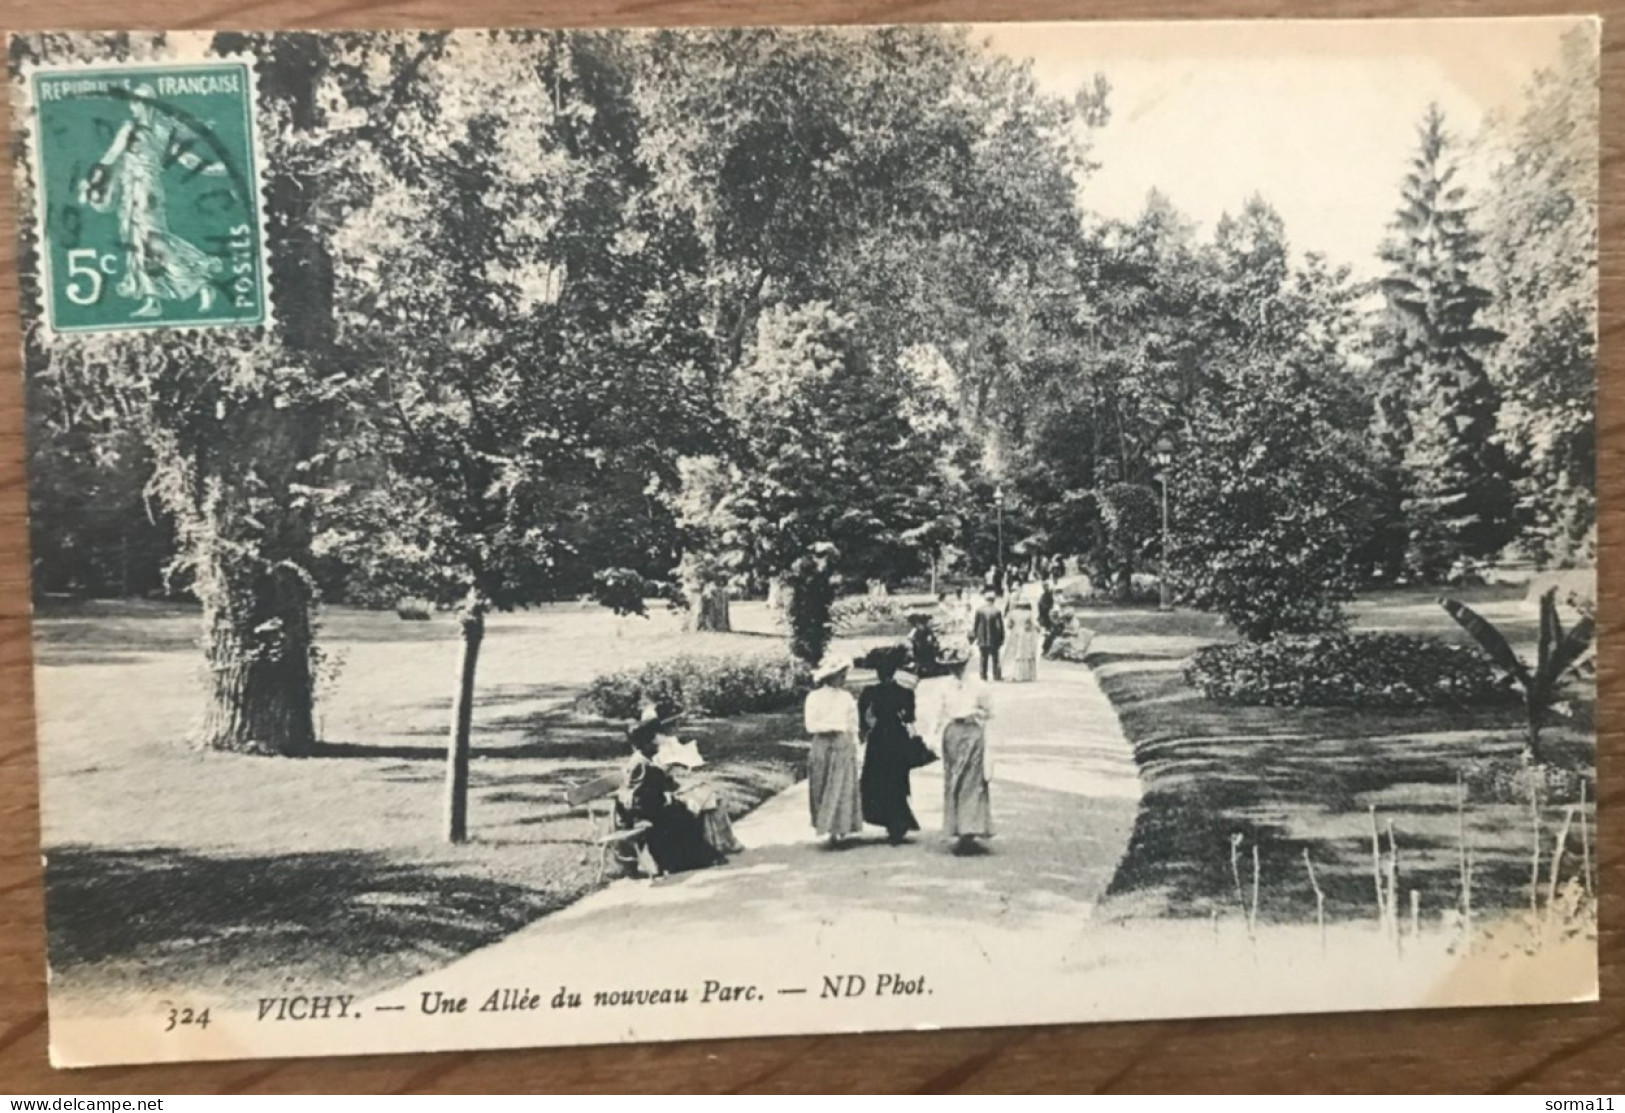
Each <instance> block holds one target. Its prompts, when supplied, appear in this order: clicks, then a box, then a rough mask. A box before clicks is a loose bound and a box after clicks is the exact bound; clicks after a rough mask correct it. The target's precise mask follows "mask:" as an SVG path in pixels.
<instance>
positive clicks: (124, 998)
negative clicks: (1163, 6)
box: [8, 17, 1600, 1067]
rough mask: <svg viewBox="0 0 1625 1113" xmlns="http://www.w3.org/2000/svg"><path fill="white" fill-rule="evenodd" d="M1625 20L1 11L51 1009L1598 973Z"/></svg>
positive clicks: (198, 1038)
mask: <svg viewBox="0 0 1625 1113" xmlns="http://www.w3.org/2000/svg"><path fill="white" fill-rule="evenodd" d="M1599 34H1600V25H1599V23H1598V21H1597V20H1595V19H1592V18H1582V17H1573V18H1519V19H1511V18H1503V19H1438V20H1362V21H1331V20H1324V21H1313V20H1303V21H1277V20H1272V21H1257V22H1248V21H1232V22H1165V23H1153V22H1143V23H1111V22H1098V23H1090V22H1078V23H1025V24H1024V23H1000V24H982V25H915V26H902V25H873V26H798V27H767V26H759V27H735V28H722V27H719V28H682V29H677V28H670V29H605V30H590V29H571V30H548V29H535V30H520V29H511V30H489V31H488V30H462V31H435V32H410V31H378V32H360V31H331V32H308V33H307V32H243V33H235V32H226V31H209V32H200V31H185V32H175V33H155V32H127V33H125V32H108V33H86V32H73V33H61V34H28V35H17V36H13V37H12V38H11V39H10V40H9V60H10V77H11V92H12V98H13V120H14V123H13V133H14V139H15V143H14V152H13V153H14V159H15V170H14V180H15V182H16V186H17V196H16V197H15V198H14V199H13V201H12V202H8V203H14V204H15V210H16V214H17V221H18V228H19V231H20V242H19V249H18V250H19V254H18V261H19V268H18V269H19V278H20V293H21V324H22V329H21V332H22V343H23V368H24V374H25V387H24V389H25V392H26V410H27V438H28V440H27V477H28V515H29V538H30V551H31V566H30V577H31V579H30V585H31V591H32V602H33V614H32V629H33V652H34V691H35V703H36V707H37V746H38V757H39V767H40V781H41V825H42V826H41V842H42V846H41V853H42V855H43V860H44V880H45V913H46V927H47V935H48V938H47V941H46V954H47V957H48V963H49V1005H50V1042H51V1055H52V1061H53V1063H54V1064H56V1065H57V1066H62V1067H80V1066H95V1065H102V1064H111V1063H141V1062H159V1061H184V1060H204V1059H241V1058H258V1057H287V1056H305V1055H346V1054H372V1053H380V1052H414V1051H430V1050H445V1049H468V1048H493V1047H535V1046H555V1045H581V1044H609V1043H622V1042H626V1043H632V1042H644V1041H666V1040H687V1039H699V1038H710V1037H748V1036H765V1035H783V1034H792V1033H798V1034H822V1033H843V1032H863V1031H895V1030H926V1029H948V1028H967V1027H990V1026H1009V1025H1038V1024H1070V1023H1079V1022H1090V1021H1114V1020H1137V1019H1151V1018H1169V1017H1208V1016H1243V1015H1261V1014H1283V1013H1319V1012H1346V1011H1363V1010H1387V1009H1424V1008H1440V1007H1455V1006H1484V1005H1508V1006H1512V1005H1527V1004H1562V1003H1569V1002H1579V1001H1591V1000H1595V998H1596V993H1597V935H1598V927H1597V907H1598V904H1597V902H1598V894H1597V885H1596V879H1597V874H1598V855H1597V853H1596V842H1597V823H1598V814H1597V813H1598V809H1597V800H1598V792H1597V774H1596V725H1595V724H1596V719H1595V708H1596V702H1597V701H1596V692H1597V676H1596V664H1595V657H1594V641H1595V623H1596V615H1595V612H1596V594H1597V593H1596V573H1595V567H1596V555H1597V529H1596V518H1597V513H1596V511H1597V498H1596V478H1597V477H1596V471H1597V469H1596V443H1595V396H1596V353H1597V260H1598V252H1597V194H1598V51H1599Z"/></svg>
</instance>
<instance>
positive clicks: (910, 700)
mask: <svg viewBox="0 0 1625 1113" xmlns="http://www.w3.org/2000/svg"><path fill="white" fill-rule="evenodd" d="M899 663H900V662H899V661H898V660H897V658H896V657H895V656H887V657H884V658H882V659H881V660H878V661H876V662H875V672H876V673H877V674H878V675H879V677H880V682H879V683H878V684H872V685H870V686H869V687H867V688H865V689H864V690H863V693H862V694H861V695H860V696H859V697H858V723H859V729H860V730H861V731H862V733H863V741H864V756H863V776H862V778H861V779H860V780H859V782H858V789H859V793H860V795H861V796H862V799H863V821H864V822H865V823H873V824H874V825H875V826H877V827H884V828H885V829H886V838H887V841H889V842H890V843H892V845H894V846H895V845H896V844H898V843H900V842H902V841H903V836H905V835H906V834H908V833H909V832H910V831H918V830H919V829H920V825H919V822H918V821H916V820H915V818H914V812H913V810H912V809H911V808H910V807H909V806H908V795H909V793H908V774H909V770H910V769H912V768H913V766H914V761H913V758H914V755H915V752H916V750H917V746H916V744H915V742H914V739H913V726H914V693H913V692H911V691H909V690H908V689H907V688H905V687H903V686H902V685H901V684H899V683H897V668H898V665H899Z"/></svg>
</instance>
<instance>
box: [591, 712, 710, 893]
mask: <svg viewBox="0 0 1625 1113" xmlns="http://www.w3.org/2000/svg"><path fill="white" fill-rule="evenodd" d="M659 729H660V724H659V723H658V722H655V721H644V722H640V723H638V724H637V725H636V726H634V727H632V729H631V730H630V731H628V739H629V740H630V741H631V743H632V757H631V760H630V761H628V762H627V764H626V766H625V768H624V769H623V770H622V771H621V788H620V791H619V792H618V793H617V794H616V799H615V818H616V826H618V827H620V828H622V829H626V828H630V827H633V826H635V825H637V824H638V823H648V824H649V825H650V828H649V830H648V832H647V833H646V834H645V835H644V837H643V845H644V847H645V848H647V850H648V851H649V857H651V858H653V859H654V864H655V869H656V870H657V871H658V872H659V873H680V872H682V871H684V870H694V869H703V868H704V867H706V866H714V865H716V864H717V863H719V862H720V861H721V860H722V856H721V855H720V854H718V853H717V852H716V850H715V849H714V848H712V846H711V845H710V844H709V843H708V842H706V839H705V828H704V826H703V825H702V824H701V822H700V820H699V819H698V818H697V817H696V816H695V815H694V813H693V812H691V811H690V810H689V809H688V808H686V807H684V806H683V805H682V804H681V803H679V802H678V801H677V799H676V791H677V783H676V781H674V780H673V779H672V777H671V774H669V773H668V772H666V770H664V769H662V768H661V767H660V766H659V765H657V764H655V760H654V756H655V751H656V749H657V743H656V742H655V738H656V736H657V733H658V731H659ZM635 864H636V863H635V859H633V860H628V861H624V862H623V865H626V866H629V867H635Z"/></svg>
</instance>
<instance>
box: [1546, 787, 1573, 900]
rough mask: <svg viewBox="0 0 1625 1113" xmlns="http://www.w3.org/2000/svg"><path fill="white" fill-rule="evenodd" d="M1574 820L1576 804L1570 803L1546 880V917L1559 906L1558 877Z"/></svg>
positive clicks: (1553, 849)
mask: <svg viewBox="0 0 1625 1113" xmlns="http://www.w3.org/2000/svg"><path fill="white" fill-rule="evenodd" d="M1573 822H1574V805H1573V804H1570V805H1569V806H1568V807H1567V808H1566V809H1565V810H1564V812H1563V826H1562V828H1561V829H1559V830H1558V832H1557V845H1556V846H1554V847H1553V848H1552V872H1551V876H1550V877H1549V878H1548V880H1547V882H1546V918H1547V919H1548V920H1550V919H1551V918H1552V909H1553V908H1556V907H1557V878H1558V874H1559V872H1560V871H1561V870H1562V868H1563V850H1564V848H1565V847H1567V846H1568V844H1569V824H1571V823H1573Z"/></svg>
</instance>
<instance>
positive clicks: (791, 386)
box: [680, 304, 966, 661]
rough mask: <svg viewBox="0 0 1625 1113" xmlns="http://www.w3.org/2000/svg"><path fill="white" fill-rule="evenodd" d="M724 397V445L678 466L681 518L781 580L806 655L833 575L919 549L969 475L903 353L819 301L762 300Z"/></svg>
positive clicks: (824, 614) (749, 569) (918, 553)
mask: <svg viewBox="0 0 1625 1113" xmlns="http://www.w3.org/2000/svg"><path fill="white" fill-rule="evenodd" d="M723 404H724V407H725V410H726V413H727V415H728V417H729V419H730V421H731V423H732V437H731V445H730V452H729V456H728V458H727V460H726V462H711V461H706V462H703V463H700V462H697V463H694V464H691V465H690V466H689V467H688V468H687V469H686V470H685V473H684V475H685V480H686V481H687V484H688V485H687V487H686V488H685V494H684V497H683V499H682V500H681V502H680V508H681V512H682V513H683V514H684V517H683V524H684V525H685V527H687V528H690V529H693V530H695V531H698V532H700V533H701V534H703V535H704V536H705V537H707V538H708V539H709V540H710V541H711V543H712V544H715V545H717V546H718V547H719V548H720V550H721V554H722V558H723V560H724V561H725V562H726V564H727V567H728V568H729V570H730V572H731V574H732V575H733V576H734V577H735V578H736V579H739V580H749V579H755V580H757V581H762V580H770V579H783V580H785V581H787V583H788V586H789V587H790V588H791V591H792V597H791V601H790V606H789V611H790V614H791V619H792V623H791V625H792V646H793V648H794V650H795V652H796V653H797V654H798V655H799V656H801V657H802V658H803V659H804V660H808V661H811V660H813V659H814V658H816V657H817V656H818V655H819V654H821V653H822V652H823V650H824V648H825V646H826V645H827V644H828V639H829V629H830V624H829V607H830V604H831V603H832V602H833V600H834V584H835V582H836V579H837V577H842V578H846V579H851V580H866V579H872V578H887V577H891V576H896V575H899V574H902V573H904V572H906V571H907V570H908V569H910V568H911V567H913V568H918V567H923V565H924V563H925V562H926V561H927V560H928V559H929V553H930V552H931V551H932V546H931V545H930V544H929V539H930V538H931V537H932V536H934V535H935V534H936V533H937V531H939V530H941V529H942V528H943V527H944V524H945V522H947V521H948V519H949V518H950V516H951V515H952V513H953V509H954V508H955V506H956V505H957V503H958V501H959V498H960V496H961V492H962V491H963V489H964V483H965V480H964V469H965V466H966V457H965V453H964V449H963V446H962V442H960V440H959V438H958V436H957V426H956V424H955V421H954V418H953V411H952V408H951V407H950V405H949V402H948V400H947V399H946V398H944V397H942V396H941V395H940V394H936V393H934V392H933V391H932V389H931V384H929V383H928V382H921V381H918V380H913V381H911V379H910V376H909V375H908V374H907V368H906V365H904V366H903V367H900V368H899V369H898V370H897V371H894V372H893V373H890V374H881V373H879V372H878V370H876V369H874V368H872V367H871V365H870V362H869V358H868V356H867V354H866V353H865V352H864V350H863V348H862V347H861V345H860V343H859V340H858V335H857V329H856V326H855V324H854V322H853V320H852V318H850V317H847V316H843V315H841V314H839V313H836V312H835V311H834V310H833V309H831V308H830V307H829V306H827V305H822V304H812V305H808V306H804V307H801V308H798V309H782V308H775V309H772V310H769V311H767V312H766V313H765V314H763V316H762V317H761V319H760V321H759V324H758V327H757V330H756V337H755V340H754V342H753V343H752V344H751V346H750V349H749V357H748V359H747V362H746V363H745V364H744V365H743V366H742V367H741V368H740V369H739V371H738V372H736V373H735V375H734V376H733V377H732V378H731V379H730V381H729V382H728V383H727V384H726V389H725V392H724V396H723ZM718 492H725V493H724V494H721V495H720V496H719V495H718Z"/></svg>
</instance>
